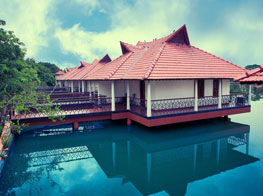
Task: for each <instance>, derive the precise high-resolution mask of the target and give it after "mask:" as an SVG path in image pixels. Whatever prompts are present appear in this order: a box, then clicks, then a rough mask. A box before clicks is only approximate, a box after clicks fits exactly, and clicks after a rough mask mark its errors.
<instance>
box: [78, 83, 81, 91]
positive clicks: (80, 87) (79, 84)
mask: <svg viewBox="0 0 263 196" xmlns="http://www.w3.org/2000/svg"><path fill="white" fill-rule="evenodd" d="M78 83H79V93H80V92H81V90H80V88H81V81H79V82H78Z"/></svg>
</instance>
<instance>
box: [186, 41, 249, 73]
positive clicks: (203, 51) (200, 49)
mask: <svg viewBox="0 0 263 196" xmlns="http://www.w3.org/2000/svg"><path fill="white" fill-rule="evenodd" d="M191 47H193V48H195V49H197V50H200V51H202V52H205V53H207V54H210V55H212V56H213V57H215V58H217V59H220V60H222V61H224V62H227V63H230V64H232V65H234V66H236V67H238V68H241V69H243V70H244V71H245V70H246V69H245V68H243V67H239V66H238V65H236V64H234V63H231V62H230V61H227V60H225V59H222V58H220V57H218V56H216V55H214V54H212V53H210V52H206V51H204V50H202V49H200V48H197V47H195V46H192V45H191Z"/></svg>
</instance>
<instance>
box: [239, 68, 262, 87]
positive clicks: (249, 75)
mask: <svg viewBox="0 0 263 196" xmlns="http://www.w3.org/2000/svg"><path fill="white" fill-rule="evenodd" d="M235 81H236V82H240V83H263V66H260V67H258V68H256V69H253V70H250V71H249V70H247V71H246V72H245V73H244V74H242V75H239V76H238V77H236V78H235Z"/></svg>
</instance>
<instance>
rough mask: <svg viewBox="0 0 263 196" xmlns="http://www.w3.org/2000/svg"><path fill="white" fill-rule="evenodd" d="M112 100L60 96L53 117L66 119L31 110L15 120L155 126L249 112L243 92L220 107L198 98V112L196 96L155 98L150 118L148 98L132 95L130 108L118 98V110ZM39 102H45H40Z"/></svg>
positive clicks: (225, 99)
mask: <svg viewBox="0 0 263 196" xmlns="http://www.w3.org/2000/svg"><path fill="white" fill-rule="evenodd" d="M63 97H64V96H63ZM111 101H112V99H111V97H105V96H101V97H94V96H89V95H82V96H75V97H67V98H61V97H60V98H56V99H54V100H53V106H54V107H55V106H60V111H58V112H57V113H54V114H53V116H56V117H59V116H64V117H65V119H64V120H58V121H56V122H52V121H51V119H50V116H49V114H46V113H37V112H33V111H34V110H33V109H32V112H30V113H20V114H15V115H14V116H12V120H16V119H21V120H20V121H21V122H25V123H29V126H35V125H44V124H60V123H74V122H76V121H77V122H83V121H97V120H106V119H111V120H119V119H130V120H133V121H136V122H138V123H140V124H143V125H145V126H148V127H152V126H159V125H165V124H172V123H179V122H187V121H194V120H201V119H209V118H216V117H221V116H228V115H232V114H238V113H245V112H250V105H249V104H248V100H247V97H246V96H245V95H243V94H235V95H227V96H223V97H222V107H221V108H218V98H217V97H204V98H201V99H199V100H198V111H195V109H194V98H183V99H181V98H178V99H164V100H152V102H151V113H152V116H151V117H147V114H146V113H147V107H146V106H147V100H141V99H138V98H133V97H130V109H129V110H127V97H116V98H115V111H112V108H111V107H112V104H111ZM40 104H44V103H41V102H40ZM28 107H30V105H28Z"/></svg>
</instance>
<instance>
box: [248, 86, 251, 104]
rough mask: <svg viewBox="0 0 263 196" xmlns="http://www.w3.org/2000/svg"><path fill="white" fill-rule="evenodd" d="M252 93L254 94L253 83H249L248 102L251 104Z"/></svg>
mask: <svg viewBox="0 0 263 196" xmlns="http://www.w3.org/2000/svg"><path fill="white" fill-rule="evenodd" d="M251 95H252V90H251V85H250V84H249V85H248V104H249V105H251Z"/></svg>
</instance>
